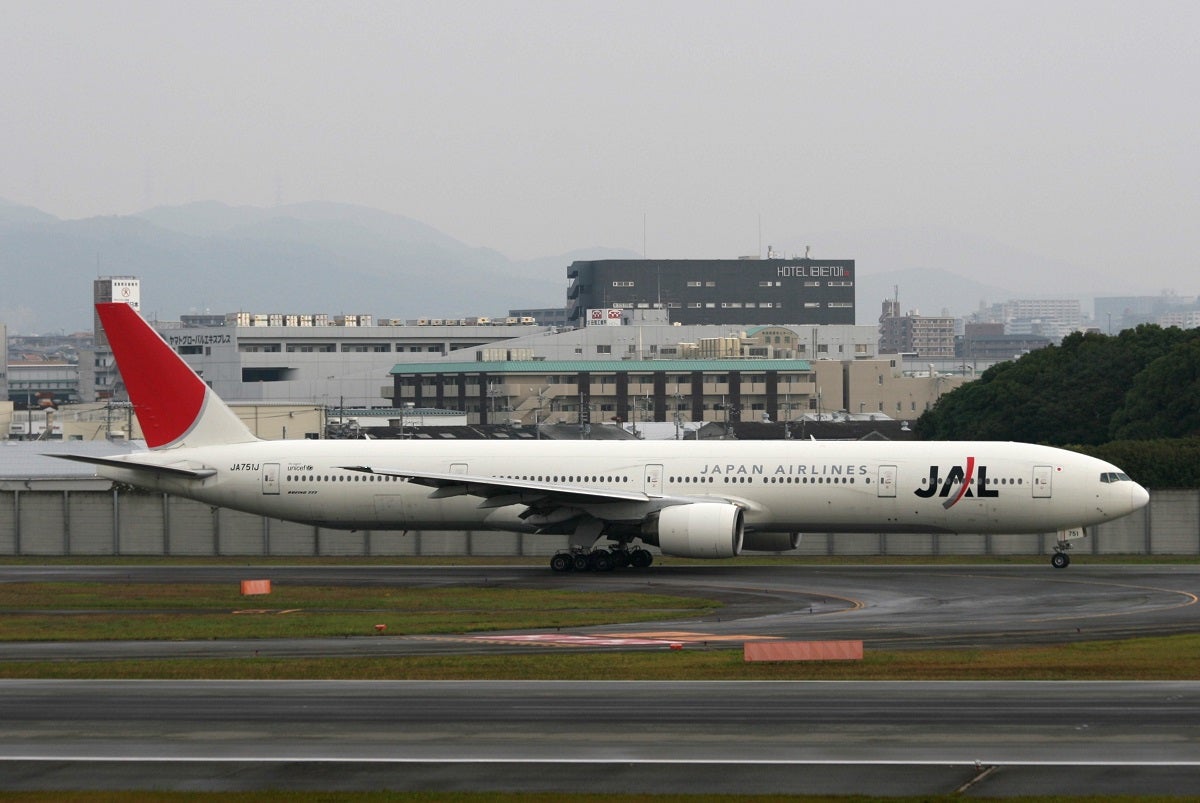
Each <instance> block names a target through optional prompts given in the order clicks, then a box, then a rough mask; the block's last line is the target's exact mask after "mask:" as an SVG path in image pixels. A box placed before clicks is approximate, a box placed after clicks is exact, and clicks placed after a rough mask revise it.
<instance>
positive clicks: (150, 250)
mask: <svg viewBox="0 0 1200 803" xmlns="http://www.w3.org/2000/svg"><path fill="white" fill-rule="evenodd" d="M33 211H34V212H36V210H33ZM567 264H568V263H567V262H559V263H558V264H557V267H555V268H554V269H550V266H549V265H547V266H546V267H544V268H543V267H541V266H539V267H538V268H536V269H533V270H531V269H528V268H526V267H525V266H524V265H522V264H519V263H513V262H511V261H510V260H508V259H507V258H506V257H504V256H503V255H502V254H500V253H498V252H496V251H492V250H489V249H484V248H473V247H471V246H468V245H466V244H464V243H461V242H459V241H457V240H455V239H454V238H452V237H449V236H447V235H445V234H442V233H441V232H438V231H437V230H436V229H433V228H431V227H429V226H426V225H424V224H422V223H419V222H418V221H415V220H410V219H408V218H404V217H401V216H398V215H390V214H388V213H385V212H380V211H378V210H374V209H368V208H365V207H358V206H351V205H344V204H329V203H311V204H295V205H291V206H282V207H276V208H273V209H258V208H253V207H230V206H225V205H223V204H217V203H201V204H188V205H186V206H181V207H161V208H157V209H151V210H148V211H147V212H144V213H142V214H139V215H135V216H126V217H97V218H88V219H84V220H70V221H63V220H58V219H56V218H53V217H52V216H48V215H46V216H43V217H39V216H38V215H36V214H31V212H30V211H29V210H28V208H25V207H13V206H11V205H10V206H3V207H0V281H3V283H4V287H5V290H6V292H5V294H4V297H3V299H0V320H5V321H6V322H7V323H8V324H9V331H10V332H19V331H53V330H55V329H60V328H63V329H77V328H81V327H84V328H86V327H88V326H89V325H90V321H91V314H90V305H91V292H92V290H91V281H92V279H93V278H95V277H96V276H99V275H122V274H130V275H136V276H139V277H141V279H142V305H143V309H144V311H145V312H146V313H147V315H149V316H151V317H158V318H162V319H172V318H178V316H179V315H180V314H184V313H188V312H201V311H212V312H232V311H236V310H248V311H261V312H326V313H330V314H338V313H367V314H371V315H375V316H386V317H398V318H410V317H411V318H415V317H419V316H422V315H428V316H439V317H466V316H468V315H495V314H497V313H503V312H505V311H507V310H508V309H509V308H510V307H534V306H554V305H561V304H562V303H563V300H564V296H565V292H564V288H565V275H566V266H567Z"/></svg>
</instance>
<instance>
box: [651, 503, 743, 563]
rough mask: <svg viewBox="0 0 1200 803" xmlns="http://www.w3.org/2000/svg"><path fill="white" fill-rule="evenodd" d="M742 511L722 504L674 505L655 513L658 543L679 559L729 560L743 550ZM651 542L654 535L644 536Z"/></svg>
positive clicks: (662, 548) (666, 553) (659, 546)
mask: <svg viewBox="0 0 1200 803" xmlns="http://www.w3.org/2000/svg"><path fill="white" fill-rule="evenodd" d="M743 528H744V524H743V514H742V509H741V508H740V507H738V506H737V505H730V504H725V503H723V502H695V503H693V504H690V505H674V506H672V507H668V508H665V509H664V510H662V511H661V512H660V513H659V514H658V522H657V526H656V528H655V529H656V530H657V533H656V535H657V543H658V548H659V549H661V550H662V551H663V554H664V555H674V556H675V557H679V558H732V557H733V556H734V555H736V554H738V553H739V552H741V550H742V533H743ZM644 538H645V540H648V541H650V542H651V543H654V540H653V539H654V535H650V536H649V537H646V536H644Z"/></svg>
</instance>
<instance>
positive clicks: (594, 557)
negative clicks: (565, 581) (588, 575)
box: [588, 549, 613, 572]
mask: <svg viewBox="0 0 1200 803" xmlns="http://www.w3.org/2000/svg"><path fill="white" fill-rule="evenodd" d="M588 563H590V564H591V567H592V569H593V570H594V571H597V572H608V571H612V568H613V560H612V556H611V555H609V554H608V550H605V549H597V550H596V551H595V552H593V553H592V554H591V555H589V556H588Z"/></svg>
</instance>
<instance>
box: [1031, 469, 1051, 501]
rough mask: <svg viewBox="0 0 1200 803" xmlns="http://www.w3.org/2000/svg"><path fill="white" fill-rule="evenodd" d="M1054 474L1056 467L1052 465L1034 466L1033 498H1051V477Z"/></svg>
mask: <svg viewBox="0 0 1200 803" xmlns="http://www.w3.org/2000/svg"><path fill="white" fill-rule="evenodd" d="M1053 476H1054V468H1053V467H1052V466H1034V467H1033V498H1034V499H1049V498H1050V478H1051V477H1053Z"/></svg>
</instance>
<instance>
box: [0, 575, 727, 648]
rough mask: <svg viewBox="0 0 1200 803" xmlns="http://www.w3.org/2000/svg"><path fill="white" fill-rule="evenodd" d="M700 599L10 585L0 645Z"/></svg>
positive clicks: (253, 632)
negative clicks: (254, 593)
mask: <svg viewBox="0 0 1200 803" xmlns="http://www.w3.org/2000/svg"><path fill="white" fill-rule="evenodd" d="M717 607H719V604H718V603H716V602H713V601H711V600H706V599H702V598H696V597H681V596H667V595H661V594H630V593H616V592H601V591H572V590H560V589H527V588H521V589H514V588H504V587H499V586H452V587H442V588H406V587H397V586H305V585H280V584H275V585H274V586H273V587H272V592H271V593H270V594H267V595H262V596H248V597H243V596H242V595H241V593H240V587H239V586H238V585H235V584H233V583H229V584H215V583H197V584H181V585H176V584H168V583H126V584H118V583H6V584H2V585H0V612H2V615H0V642H3V641H82V640H88V641H96V640H113V639H133V640H163V639H233V638H237V639H246V638H264V639H266V638H315V637H329V636H353V635H361V636H365V635H371V634H374V633H375V632H376V625H381V624H382V625H385V626H386V631H385V632H386V633H388V634H391V635H416V634H429V633H465V632H472V631H479V630H514V629H530V628H556V627H579V626H584V625H598V624H608V623H612V622H638V621H649V620H654V619H672V618H678V617H681V616H687V617H695V616H698V615H703V614H705V613H707V612H710V611H712V610H715V609H716V608H717Z"/></svg>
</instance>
